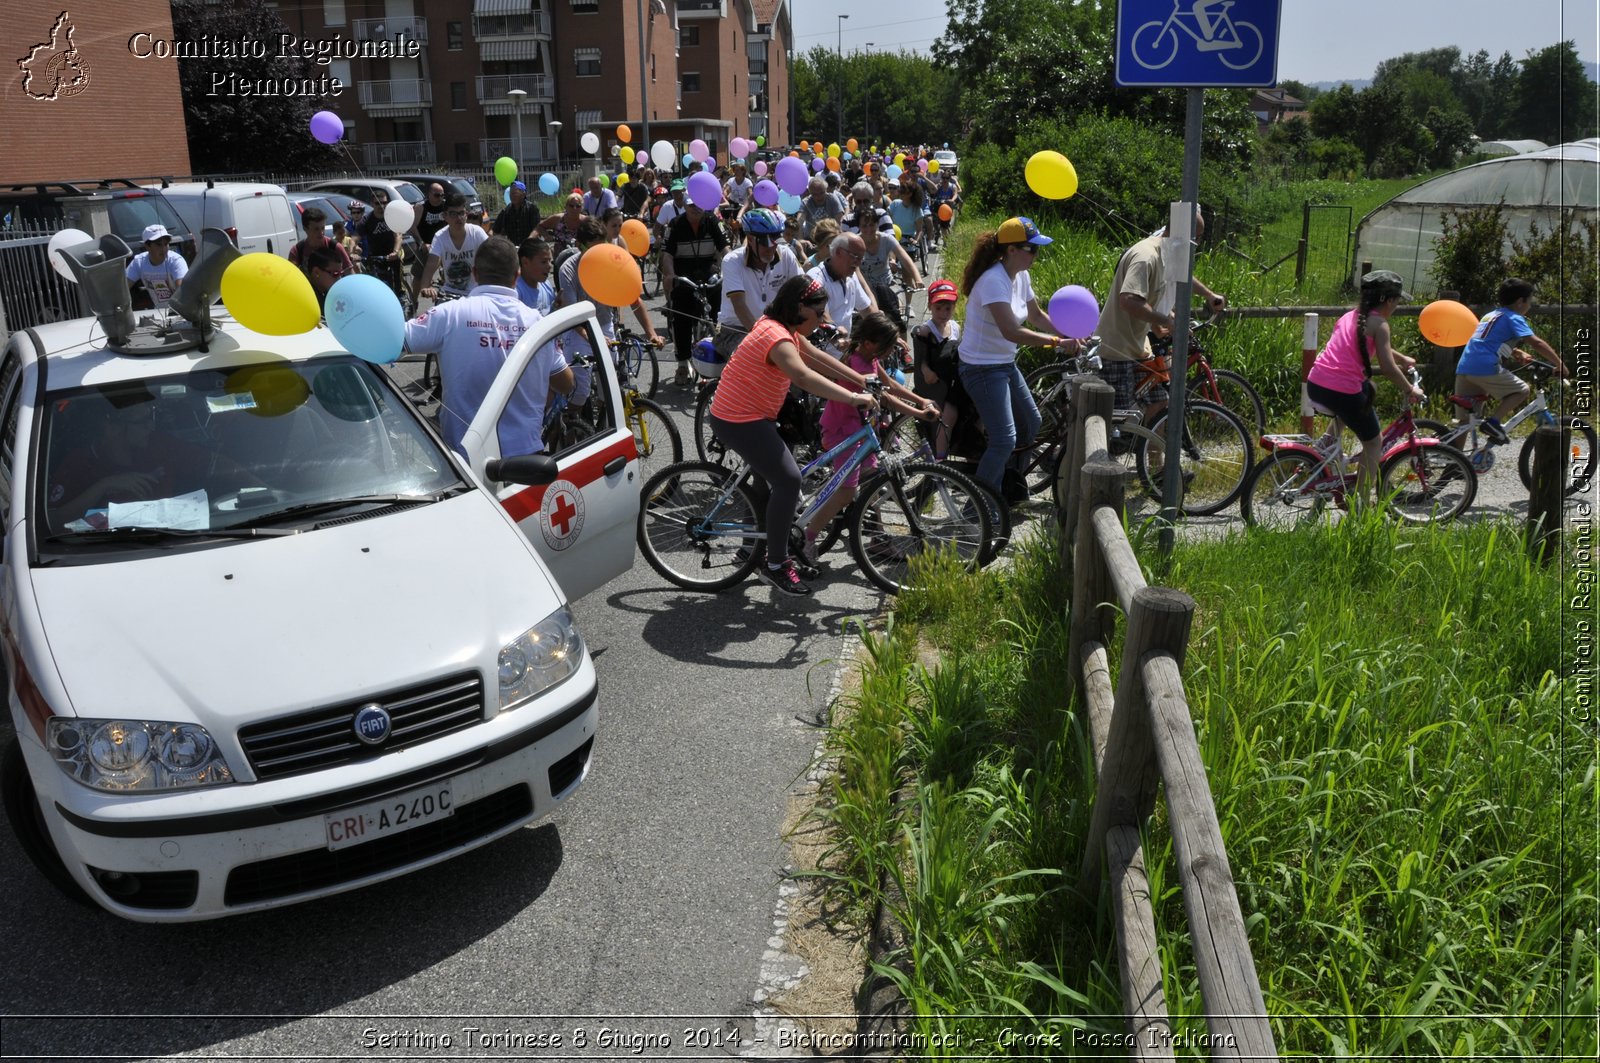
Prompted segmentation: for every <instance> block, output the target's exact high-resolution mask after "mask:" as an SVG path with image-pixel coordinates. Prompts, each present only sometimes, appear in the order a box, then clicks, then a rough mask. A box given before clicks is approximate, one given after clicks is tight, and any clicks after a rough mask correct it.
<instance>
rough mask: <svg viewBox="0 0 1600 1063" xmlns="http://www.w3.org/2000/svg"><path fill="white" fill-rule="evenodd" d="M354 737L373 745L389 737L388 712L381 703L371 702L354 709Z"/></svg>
mask: <svg viewBox="0 0 1600 1063" xmlns="http://www.w3.org/2000/svg"><path fill="white" fill-rule="evenodd" d="M356 737H357V738H359V739H361V741H362V742H364V743H366V744H367V745H369V746H375V745H378V744H379V743H381V742H382V741H383V740H384V739H385V738H388V737H389V713H388V711H387V710H386V709H384V707H383V706H382V705H379V704H378V703H377V702H373V703H372V704H370V705H363V706H361V708H359V709H357V710H356Z"/></svg>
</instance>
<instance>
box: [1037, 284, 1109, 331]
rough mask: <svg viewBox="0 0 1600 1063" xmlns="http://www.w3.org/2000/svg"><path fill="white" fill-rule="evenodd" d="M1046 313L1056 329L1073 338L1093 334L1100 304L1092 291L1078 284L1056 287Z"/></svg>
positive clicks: (1097, 322) (1097, 321) (1098, 319)
mask: <svg viewBox="0 0 1600 1063" xmlns="http://www.w3.org/2000/svg"><path fill="white" fill-rule="evenodd" d="M1047 313H1048V314H1049V316H1050V323H1051V324H1052V325H1054V326H1055V327H1056V331H1057V332H1059V333H1061V334H1062V335H1063V336H1071V337H1072V338H1073V339H1079V340H1081V339H1083V338H1084V337H1085V336H1090V335H1093V334H1094V329H1095V326H1096V325H1098V324H1099V323H1100V304H1099V303H1097V302H1096V301H1095V298H1094V293H1093V292H1091V291H1090V290H1089V289H1087V288H1085V287H1083V286H1082V285H1078V284H1068V285H1066V286H1064V287H1062V288H1058V289H1056V293H1055V294H1054V295H1052V296H1051V297H1050V306H1049V308H1048V310H1047Z"/></svg>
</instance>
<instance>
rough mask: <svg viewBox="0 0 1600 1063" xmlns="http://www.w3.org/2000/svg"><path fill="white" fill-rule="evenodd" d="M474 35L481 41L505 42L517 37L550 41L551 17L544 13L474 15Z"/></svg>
mask: <svg viewBox="0 0 1600 1063" xmlns="http://www.w3.org/2000/svg"><path fill="white" fill-rule="evenodd" d="M472 35H473V36H474V37H476V38H477V39H478V40H479V41H504V40H511V39H514V38H517V37H543V38H544V39H546V40H549V39H550V16H549V15H547V14H545V13H544V12H543V11H522V12H519V13H517V14H514V15H473V16H472Z"/></svg>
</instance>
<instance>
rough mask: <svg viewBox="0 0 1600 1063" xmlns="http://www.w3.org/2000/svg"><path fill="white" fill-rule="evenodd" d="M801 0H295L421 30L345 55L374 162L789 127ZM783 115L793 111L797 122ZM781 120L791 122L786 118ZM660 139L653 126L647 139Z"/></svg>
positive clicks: (358, 126) (369, 27)
mask: <svg viewBox="0 0 1600 1063" xmlns="http://www.w3.org/2000/svg"><path fill="white" fill-rule="evenodd" d="M788 3H789V0H321V2H320V3H318V2H316V0H310V2H305V3H296V4H289V3H280V4H279V5H278V10H279V13H280V15H281V16H282V17H283V19H284V21H285V22H286V23H287V24H288V26H289V28H290V30H291V31H293V32H294V33H296V34H298V35H299V36H301V37H302V38H305V39H310V40H318V39H333V38H344V39H346V40H352V41H355V42H357V43H361V42H380V41H386V42H391V43H395V44H404V43H406V42H408V41H415V42H416V44H417V47H416V48H415V49H411V50H414V51H415V53H416V58H390V59H369V58H354V59H335V60H334V61H333V64H332V67H331V69H330V72H331V73H332V75H333V76H334V77H337V78H339V80H340V81H342V82H344V83H345V84H346V85H350V86H353V88H351V89H347V90H346V91H345V92H344V94H343V95H342V96H341V97H340V98H339V99H337V100H324V101H323V104H322V105H323V106H325V107H328V108H329V109H332V110H335V111H336V112H337V113H339V114H340V115H341V116H342V117H343V118H344V119H345V125H346V129H347V130H348V134H347V135H348V140H349V142H350V148H351V150H352V151H353V152H356V153H357V158H358V159H360V161H361V162H362V163H363V165H365V166H368V167H371V168H374V169H380V170H381V169H384V168H388V167H394V168H404V169H415V168H425V167H432V166H439V167H444V168H452V169H464V168H474V169H476V168H482V167H484V166H486V165H487V164H489V163H491V162H492V161H493V160H494V159H497V158H499V157H500V156H502V155H508V156H511V157H513V158H516V159H519V160H520V161H521V162H522V163H523V165H524V166H526V167H530V168H531V167H536V166H541V165H554V163H555V162H556V160H558V159H567V160H569V161H570V160H572V159H573V158H575V157H581V156H582V155H583V154H584V153H583V152H582V150H581V148H580V147H579V141H580V138H581V137H582V135H583V134H584V133H585V132H590V131H593V132H595V133H596V134H598V135H599V136H600V139H601V144H602V147H601V150H600V158H601V160H602V161H603V162H609V160H610V158H611V154H612V150H613V149H614V148H617V147H618V146H619V144H618V141H617V138H616V135H615V134H616V129H617V126H618V125H627V126H629V127H630V129H631V130H632V132H633V137H632V144H633V146H634V147H635V148H639V147H646V146H648V144H653V143H654V142H656V141H657V140H661V139H666V140H670V141H674V142H677V143H680V144H681V143H685V142H687V141H689V140H692V139H695V138H701V139H704V140H706V141H707V142H708V143H711V144H713V146H717V145H720V146H722V147H724V148H725V146H726V145H727V143H728V142H729V141H730V140H731V139H732V138H733V137H734V136H748V137H752V138H753V137H754V136H756V135H757V134H758V133H765V134H766V135H767V136H768V137H769V139H774V140H775V141H776V140H780V139H784V138H786V136H787V125H788V123H787V114H788V103H787V96H788V51H789V49H790V47H791V46H792V36H793V35H792V32H791V30H790V28H789V14H788ZM769 115H781V122H776V120H775V119H774V118H772V117H769ZM779 126H781V129H782V136H781V137H780V136H778V135H777V133H776V130H777V128H778V127H779ZM647 138H648V139H647Z"/></svg>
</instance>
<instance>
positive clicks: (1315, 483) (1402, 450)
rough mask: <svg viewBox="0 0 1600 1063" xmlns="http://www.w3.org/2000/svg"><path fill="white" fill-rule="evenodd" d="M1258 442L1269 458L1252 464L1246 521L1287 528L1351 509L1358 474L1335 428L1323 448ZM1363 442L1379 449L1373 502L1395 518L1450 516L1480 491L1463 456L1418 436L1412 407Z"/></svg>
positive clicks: (1279, 440) (1423, 520) (1293, 441)
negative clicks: (1376, 488)
mask: <svg viewBox="0 0 1600 1063" xmlns="http://www.w3.org/2000/svg"><path fill="white" fill-rule="evenodd" d="M1410 376H1411V381H1412V383H1413V384H1416V383H1417V382H1419V381H1420V380H1421V377H1420V376H1419V375H1418V374H1417V372H1416V371H1415V370H1412V371H1411V373H1410ZM1322 412H1323V414H1324V415H1326V414H1327V411H1325V410H1324V411H1322ZM1334 427H1335V429H1337V428H1338V425H1337V423H1335V426H1334ZM1261 445H1262V446H1263V447H1264V448H1266V449H1267V450H1270V451H1272V456H1271V457H1269V458H1267V459H1266V460H1265V461H1263V462H1262V463H1261V464H1260V465H1258V466H1256V469H1255V471H1254V472H1253V473H1252V474H1251V476H1250V481H1249V483H1248V484H1247V485H1246V487H1245V492H1244V499H1243V501H1242V502H1241V503H1240V507H1239V508H1240V511H1241V512H1242V513H1243V515H1244V520H1245V523H1246V524H1252V525H1258V526H1262V527H1271V528H1292V527H1296V526H1298V525H1302V524H1307V523H1313V522H1316V521H1320V520H1324V519H1327V518H1328V517H1330V516H1331V515H1332V512H1333V511H1334V510H1343V509H1348V507H1349V496H1350V494H1351V493H1352V492H1353V491H1354V490H1355V489H1356V477H1357V473H1356V471H1355V470H1354V469H1351V468H1350V466H1349V465H1348V463H1347V462H1346V461H1345V454H1344V447H1343V445H1342V442H1341V433H1339V432H1337V431H1335V434H1334V437H1333V439H1332V440H1331V441H1330V443H1329V445H1328V446H1327V448H1326V450H1322V449H1318V446H1317V443H1316V441H1314V440H1312V439H1311V437H1309V436H1304V435H1268V436H1263V437H1262V438H1261ZM1368 445H1369V446H1377V447H1380V448H1382V453H1383V459H1382V462H1381V463H1380V465H1379V476H1378V499H1379V501H1380V502H1382V503H1385V504H1386V509H1387V512H1388V513H1389V514H1391V515H1392V516H1394V517H1395V518H1396V519H1398V520H1401V521H1405V522H1407V523H1411V524H1431V523H1443V522H1445V521H1450V520H1454V519H1455V518H1456V517H1459V516H1460V515H1461V514H1462V513H1464V512H1465V511H1466V510H1467V508H1468V507H1469V506H1471V505H1472V502H1473V499H1475V498H1476V497H1477V495H1478V474H1477V472H1476V471H1475V470H1474V469H1473V467H1472V463H1471V462H1470V461H1468V460H1467V457H1466V455H1465V454H1462V453H1461V451H1459V450H1457V449H1456V448H1455V447H1452V446H1448V445H1446V444H1445V443H1442V442H1440V441H1439V440H1438V439H1436V438H1434V437H1432V436H1426V435H1422V434H1420V433H1419V432H1418V430H1417V422H1416V420H1415V418H1414V417H1413V416H1412V413H1411V407H1410V406H1409V405H1408V406H1406V407H1405V408H1404V409H1402V410H1401V412H1400V416H1399V417H1396V418H1395V419H1394V420H1393V421H1392V422H1390V424H1389V426H1388V427H1387V428H1385V429H1384V430H1383V433H1382V435H1380V436H1379V437H1378V439H1376V440H1374V441H1373V442H1372V443H1370V444H1368Z"/></svg>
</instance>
